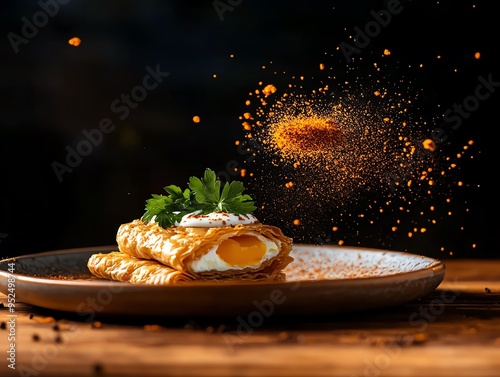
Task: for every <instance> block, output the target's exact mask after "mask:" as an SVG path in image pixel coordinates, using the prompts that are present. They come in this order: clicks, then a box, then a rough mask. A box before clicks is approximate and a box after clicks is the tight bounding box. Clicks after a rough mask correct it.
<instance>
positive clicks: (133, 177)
mask: <svg viewBox="0 0 500 377" xmlns="http://www.w3.org/2000/svg"><path fill="white" fill-rule="evenodd" d="M222 3H225V4H228V7H229V8H230V10H227V11H225V12H224V13H223V14H222V16H220V14H219V13H218V12H217V10H216V9H215V7H214V2H212V1H180V0H179V1H126V0H123V1H95V0H91V1H80V0H71V1H68V2H67V3H66V4H60V5H59V9H58V11H57V12H56V14H55V15H54V16H49V17H48V21H47V22H46V25H44V26H43V27H39V28H38V29H39V30H38V32H37V34H36V35H35V36H33V37H32V38H28V40H27V43H23V44H20V45H19V46H18V48H19V51H18V52H17V53H16V52H15V50H14V48H13V46H12V44H11V42H10V41H9V37H8V35H9V33H15V34H17V35H19V36H22V27H23V24H24V22H25V21H24V20H26V19H27V20H29V21H32V20H33V16H34V15H35V14H36V13H37V12H40V10H41V9H42V8H41V7H40V5H39V4H38V3H37V2H35V1H3V2H2V4H1V5H0V7H1V12H0V30H1V32H0V37H1V43H0V64H1V71H0V75H1V76H0V96H1V97H0V100H1V102H0V103H1V105H0V106H1V107H0V108H1V112H0V148H1V149H0V182H1V188H0V203H1V205H0V211H1V215H0V241H1V242H0V253H1V254H0V255H1V256H2V257H7V256H9V257H11V256H17V255H22V254H28V253H37V252H42V251H49V250H54V249H65V248H73V247H87V246H98V245H108V244H113V243H114V242H115V234H116V230H117V228H118V226H119V225H120V224H121V223H124V222H128V221H131V220H132V219H134V218H138V217H140V216H141V215H142V213H143V208H144V203H145V200H146V199H147V198H149V197H150V195H151V193H160V192H161V190H162V188H163V187H164V186H165V185H167V184H177V185H179V186H182V187H185V185H186V182H187V180H188V178H189V177H190V176H192V175H198V176H200V175H201V174H202V172H203V171H204V169H205V168H206V167H210V168H212V169H213V170H215V171H225V170H226V164H227V163H228V162H229V161H233V160H235V161H237V162H238V163H239V164H240V166H244V163H245V161H244V160H245V156H243V155H242V154H241V153H239V152H238V151H237V148H236V146H235V140H241V139H242V137H243V135H244V133H243V129H242V127H241V120H239V119H238V117H239V116H240V115H241V114H242V113H243V112H245V111H247V110H248V109H247V107H246V106H245V100H246V99H247V97H248V93H249V92H251V91H253V90H255V88H256V87H257V85H258V82H259V81H261V80H262V79H263V77H265V76H264V74H263V70H262V68H261V67H262V66H263V65H268V63H269V62H270V61H272V62H273V64H275V65H276V66H277V67H279V69H283V70H286V71H287V72H289V73H290V75H297V76H300V75H304V76H307V77H312V76H314V72H317V69H318V64H319V62H321V61H323V59H324V57H325V54H327V55H328V56H333V58H332V60H334V61H335V62H336V66H335V67H334V69H338V71H339V74H340V73H341V72H345V66H346V64H347V63H346V62H345V59H343V58H342V56H341V54H340V53H339V51H338V50H336V48H337V46H339V44H340V43H341V42H342V41H349V39H348V36H349V35H352V34H353V30H354V27H355V26H360V27H363V26H364V25H366V23H367V22H369V21H370V20H371V19H372V16H371V15H370V11H371V10H380V9H386V8H387V2H384V1H366V0H365V1H355V2H354V1H313V2H308V1H281V0H280V1H272V2H268V1H250V0H244V1H241V2H238V1H233V2H231V3H229V2H227V1H224V0H222ZM492 3H493V2H491V1H451V0H449V1H438V2H437V1H412V2H410V1H402V2H401V4H402V5H403V6H404V10H403V12H402V13H401V14H398V15H397V16H394V18H393V19H392V20H391V22H390V24H389V25H387V27H385V28H384V29H383V30H382V31H381V33H380V34H379V35H377V36H376V37H374V38H373V39H372V40H371V42H370V44H369V45H368V46H367V47H366V48H365V49H363V51H362V52H361V54H360V56H361V57H365V58H366V62H368V61H370V57H371V56H373V55H374V54H377V55H380V53H381V51H383V50H384V49H386V48H388V49H390V50H391V59H393V60H392V61H393V62H394V64H396V63H397V64H398V66H399V67H401V66H402V67H407V66H411V67H416V66H418V65H419V64H423V68H422V69H420V70H411V75H414V76H415V77H414V82H415V85H418V86H422V87H424V96H423V97H422V101H423V102H422V103H421V104H420V105H421V107H420V109H421V111H423V112H427V114H425V115H430V116H433V115H436V114H437V115H439V116H442V112H443V111H444V110H445V109H448V108H450V107H451V106H453V104H454V103H462V101H463V100H464V99H465V98H466V97H467V96H469V95H471V94H474V90H475V88H476V86H477V85H478V76H480V75H481V76H483V77H485V78H486V77H488V75H489V74H492V77H493V81H496V82H498V81H500V73H499V70H498V67H499V63H500V62H499V60H498V59H497V56H496V55H497V50H498V36H499V35H498V16H497V13H496V12H495V11H494V10H493V9H492V7H493V5H492ZM230 4H233V5H230ZM23 17H25V18H23ZM75 36H76V37H79V38H81V40H82V43H81V45H80V46H78V47H74V46H71V45H69V44H68V40H69V39H70V38H72V37H75ZM350 41H351V42H352V40H350ZM476 51H479V52H480V53H481V58H480V59H475V58H474V53H475V52H476ZM231 54H233V55H234V57H231ZM335 54H336V55H335ZM437 55H441V56H442V57H443V58H442V59H441V60H436V56H437ZM366 62H365V61H363V60H361V61H359V60H358V61H357V62H354V63H352V64H351V66H352V67H355V68H356V69H357V70H358V71H359V73H360V75H363V72H364V71H365V70H366V71H368V69H371V67H368V65H369V64H368V63H366ZM388 64H391V63H390V61H389V63H388ZM157 65H159V67H160V70H161V71H165V72H169V76H168V77H166V78H165V79H164V81H163V82H162V83H161V84H160V85H159V86H158V87H157V88H156V89H154V90H152V91H149V92H148V93H147V98H145V100H144V101H142V102H140V103H139V104H138V106H137V108H135V109H132V110H130V114H129V116H127V117H126V118H125V119H123V120H121V119H119V118H118V116H117V114H116V113H113V112H112V110H111V108H110V105H111V103H112V102H113V101H114V100H116V99H117V98H120V96H121V94H122V93H130V91H131V90H132V88H134V87H135V86H136V85H138V84H141V83H142V80H143V77H144V76H145V75H146V73H147V71H146V69H145V68H146V66H150V67H152V68H154V67H156V66H157ZM454 69H457V71H456V72H455V71H454ZM214 74H216V75H217V78H215V79H214V78H213V75H214ZM277 81H281V83H282V84H285V81H286V76H280V79H279V80H277ZM497 90H498V89H497ZM498 98H499V95H498V93H496V92H493V93H492V95H491V96H490V98H488V99H487V100H485V101H482V102H481V103H480V105H479V108H478V109H477V111H475V112H474V113H472V114H471V115H470V116H469V117H468V118H467V119H464V120H463V123H462V125H461V127H460V128H458V129H457V130H453V131H450V132H449V136H450V138H449V140H448V143H447V146H448V148H449V150H450V151H453V150H454V149H453V148H455V149H457V150H458V149H460V148H461V147H462V145H465V143H466V142H467V141H468V140H474V147H473V148H474V149H473V152H472V153H471V154H470V155H473V158H467V159H464V161H461V164H460V169H459V177H458V179H459V180H461V181H463V182H465V183H466V185H465V187H464V188H463V189H460V190H458V191H453V193H454V194H453V196H454V197H453V203H454V205H456V208H454V209H453V210H454V211H456V215H455V216H452V217H450V218H446V219H444V220H443V221H442V222H440V223H439V224H438V225H436V227H434V228H432V229H430V230H429V231H428V232H427V234H426V235H425V236H421V237H419V238H416V237H414V238H408V237H406V236H404V235H403V236H400V237H394V236H393V235H389V234H385V233H384V231H381V228H377V227H378V223H376V224H375V225H373V226H366V227H363V226H362V225H360V224H359V223H356V224H355V225H351V226H350V227H349V228H350V229H351V231H350V233H349V234H341V233H340V234H335V235H331V234H330V231H329V230H330V229H331V224H329V219H328V217H326V218H325V219H321V218H319V219H317V221H316V222H309V223H310V224H314V226H310V227H308V226H307V224H308V222H307V221H305V222H304V223H305V224H306V225H304V226H302V228H300V229H299V228H298V227H294V226H292V225H291V222H292V220H293V216H291V217H287V218H283V221H279V222H278V221H277V220H276V216H271V215H270V214H268V213H266V211H265V210H262V211H260V212H259V213H258V217H259V219H260V220H261V221H262V222H266V221H270V222H273V223H275V224H276V225H279V226H282V227H283V229H284V231H286V233H288V234H289V235H290V236H292V237H294V238H295V239H296V241H297V242H321V243H330V242H331V243H337V239H343V240H345V242H346V243H345V244H346V245H355V246H363V247H384V248H388V249H395V250H406V251H410V252H414V253H419V254H425V255H429V256H433V257H439V258H451V257H453V258H456V257H463V258H469V257H480V258H483V257H491V258H498V256H499V253H498V248H497V245H496V243H495V242H494V241H496V237H495V236H496V234H495V233H496V228H497V225H498V221H497V219H496V214H497V210H496V208H497V200H496V195H495V192H494V189H493V188H494V181H495V179H496V178H495V175H496V174H497V170H498V169H497V166H496V164H495V165H494V162H496V161H497V160H498V159H497V158H496V155H495V157H494V153H493V149H494V148H495V146H496V144H497V142H496V139H495V137H494V136H493V135H494V134H496V128H497V125H498V118H497V117H496V113H497V112H496V110H497V107H498ZM194 115H198V116H200V117H201V122H200V123H198V124H196V123H194V122H193V121H192V117H193V116H194ZM103 118H110V119H112V121H113V123H114V125H115V127H116V128H115V129H114V130H113V131H112V132H111V133H109V134H105V135H104V136H103V140H102V142H101V143H100V144H99V145H98V146H95V147H94V148H93V149H92V152H91V153H90V154H89V155H88V156H85V157H83V158H82V161H81V162H80V163H79V164H78V166H76V167H74V169H73V171H72V172H71V173H65V174H63V175H62V177H63V179H62V182H60V181H59V180H58V178H57V176H56V174H55V173H54V170H53V168H52V164H53V162H54V161H58V162H61V163H64V160H65V158H66V154H67V150H66V147H67V146H69V147H71V148H76V146H77V145H78V143H80V142H81V141H82V140H84V136H83V134H82V131H83V130H84V129H86V130H90V129H93V128H97V127H98V125H99V122H100V121H101V120H102V119H103ZM438 125H439V124H436V125H433V124H430V125H429V126H428V128H429V129H433V128H435V127H437V126H438ZM443 147H445V146H443ZM450 153H451V152H450ZM258 161H259V162H258V163H259V164H260V165H259V168H260V169H266V164H265V161H263V160H262V158H261V159H260V160H258ZM249 168H251V166H250V167H249ZM250 170H251V169H250ZM244 180H245V181H246V182H248V186H249V190H253V189H252V187H253V186H252V182H250V181H249V180H250V178H248V177H245V178H244ZM268 184H269V185H270V186H272V185H273V182H268ZM450 184H452V185H453V184H454V183H450ZM252 192H253V191H250V193H252ZM255 192H256V193H257V192H258V193H259V194H258V195H260V196H258V197H255V198H254V199H255V200H256V201H257V202H259V201H260V202H263V201H264V200H265V198H263V197H262V196H261V195H263V194H262V193H263V192H265V190H262V187H261V188H260V189H259V190H256V191H255ZM305 204H306V205H308V206H309V207H310V216H311V218H315V215H314V213H315V208H318V207H321V203H305ZM289 205H290V206H295V205H297V203H289ZM349 206H350V203H346V208H349ZM323 210H324V208H323ZM357 211H359V209H357ZM415 212H416V213H415ZM284 216H285V215H284ZM388 216H390V215H388ZM412 216H418V211H414V212H412ZM391 220H392V219H390V218H389V219H386V221H387V222H391ZM384 221H385V220H384V219H382V220H381V221H380V224H384ZM353 227H358V229H356V231H355V232H352V229H353ZM472 245H475V246H472ZM450 251H451V253H450Z"/></svg>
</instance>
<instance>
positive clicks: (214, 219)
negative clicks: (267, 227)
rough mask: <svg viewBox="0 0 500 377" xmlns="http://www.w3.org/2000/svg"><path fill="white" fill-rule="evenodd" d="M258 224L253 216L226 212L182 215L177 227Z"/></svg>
mask: <svg viewBox="0 0 500 377" xmlns="http://www.w3.org/2000/svg"><path fill="white" fill-rule="evenodd" d="M257 222H259V221H258V220H257V218H256V217H255V216H254V215H251V214H248V215H235V214H232V213H226V212H212V213H209V214H206V215H203V214H198V213H188V214H187V215H184V216H183V217H182V219H181V221H180V222H179V223H176V224H175V225H177V226H184V227H187V228H216V227H223V226H233V225H238V224H241V225H248V224H254V223H257Z"/></svg>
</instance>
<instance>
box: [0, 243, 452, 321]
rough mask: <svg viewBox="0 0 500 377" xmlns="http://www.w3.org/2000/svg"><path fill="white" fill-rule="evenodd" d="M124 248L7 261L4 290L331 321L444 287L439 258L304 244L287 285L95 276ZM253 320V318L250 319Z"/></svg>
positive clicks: (93, 302) (95, 302) (65, 304)
mask: <svg viewBox="0 0 500 377" xmlns="http://www.w3.org/2000/svg"><path fill="white" fill-rule="evenodd" d="M113 250H116V246H102V247H89V248H78V249H68V250H57V251H51V252H45V253H40V254H32V255H26V256H22V257H17V258H11V259H4V260H1V261H0V291H1V292H2V293H4V294H6V295H8V296H9V294H10V297H11V298H12V297H14V296H13V295H15V301H16V302H23V303H27V304H30V305H34V306H39V307H43V308H47V309H55V310H61V311H69V312H74V313H75V312H76V313H78V314H79V315H81V316H82V318H84V319H88V318H90V317H92V318H93V317H94V316H96V315H120V316H240V315H241V316H250V317H251V316H252V315H254V316H256V318H257V317H259V316H269V315H271V314H272V315H287V316H293V315H323V314H332V313H340V312H352V311H361V310H369V309H375V308H382V307H390V306H397V305H402V304H405V303H407V302H410V301H412V300H415V299H418V298H421V297H423V296H425V295H427V294H429V293H431V292H432V291H433V290H434V289H436V288H437V287H438V285H439V284H440V283H441V282H442V280H443V278H444V274H445V266H444V264H443V263H442V262H441V261H439V260H436V259H432V258H429V257H426V256H421V255H415V254H410V253H405V252H396V251H387V250H379V249H367V248H357V247H348V246H331V245H307V244H296V245H294V247H293V250H292V252H291V255H292V256H293V257H294V261H293V262H292V263H291V264H290V265H289V266H288V267H287V268H286V270H285V272H286V273H287V281H285V282H280V283H276V282H246V283H235V282H226V283H214V282H201V281H198V282H190V283H186V284H184V285H179V286H150V285H136V284H130V283H122V282H114V281H108V280H103V279H97V278H93V277H92V275H91V274H90V272H89V270H88V269H87V265H86V263H87V260H88V258H89V257H90V256H91V255H92V254H94V253H98V252H109V251H113ZM250 317H249V318H250Z"/></svg>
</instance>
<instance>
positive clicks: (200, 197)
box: [141, 169, 256, 228]
mask: <svg viewBox="0 0 500 377" xmlns="http://www.w3.org/2000/svg"><path fill="white" fill-rule="evenodd" d="M188 186H189V188H186V189H185V190H182V189H181V188H180V187H178V186H175V185H170V186H166V187H164V190H165V191H166V193H167V194H168V195H167V196H166V195H157V194H152V197H151V198H150V199H148V200H146V207H145V210H146V212H145V213H144V214H143V215H142V217H141V220H142V221H144V222H146V223H147V222H150V221H151V220H153V219H154V220H155V221H157V222H158V224H159V225H160V226H161V227H163V228H167V227H169V226H174V225H175V224H176V223H178V222H180V220H181V219H182V217H183V216H184V215H187V214H189V213H193V212H198V213H203V214H208V213H211V212H227V213H232V214H235V215H247V214H250V213H252V212H253V211H254V210H255V209H256V207H255V205H254V201H253V199H252V197H251V196H250V195H248V194H243V191H244V190H245V188H244V186H243V183H242V182H240V181H233V182H231V183H229V182H226V183H225V184H224V187H222V192H221V181H220V180H218V179H217V176H216V174H215V172H214V171H213V170H211V169H206V170H205V173H204V175H203V177H202V178H197V177H190V178H189V183H188Z"/></svg>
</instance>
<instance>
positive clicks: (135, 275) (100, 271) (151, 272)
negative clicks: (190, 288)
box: [87, 251, 192, 285]
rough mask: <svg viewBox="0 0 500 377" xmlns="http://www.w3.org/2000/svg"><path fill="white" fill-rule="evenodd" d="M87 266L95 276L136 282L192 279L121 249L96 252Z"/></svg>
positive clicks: (157, 282)
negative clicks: (132, 255)
mask: <svg viewBox="0 0 500 377" xmlns="http://www.w3.org/2000/svg"><path fill="white" fill-rule="evenodd" d="M87 267H88V268H89V270H90V272H91V273H92V275H94V276H97V277H100V278H104V279H109V280H117V281H124V282H129V283H136V284H139V283H140V284H155V285H159V284H176V283H179V282H184V281H190V280H192V278H190V277H189V276H187V275H185V274H183V273H182V272H180V271H177V270H175V269H173V268H171V267H168V266H165V265H163V264H161V263H158V262H156V261H152V260H146V259H138V258H134V257H131V256H130V255H127V254H125V253H122V252H119V251H112V252H111V253H108V254H106V253H99V254H94V255H92V256H91V257H90V259H89V260H88V263H87Z"/></svg>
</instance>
